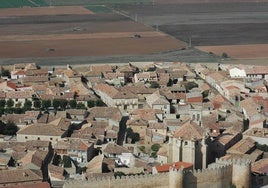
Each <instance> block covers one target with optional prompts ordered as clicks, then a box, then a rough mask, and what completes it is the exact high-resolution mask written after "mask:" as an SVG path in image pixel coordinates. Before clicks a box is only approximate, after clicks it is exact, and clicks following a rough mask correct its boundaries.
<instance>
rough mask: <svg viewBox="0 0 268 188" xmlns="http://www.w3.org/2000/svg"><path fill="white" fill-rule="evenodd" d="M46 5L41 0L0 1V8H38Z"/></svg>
mask: <svg viewBox="0 0 268 188" xmlns="http://www.w3.org/2000/svg"><path fill="white" fill-rule="evenodd" d="M47 5H48V4H47V3H46V2H45V1H43V0H30V1H29V0H0V8H15V7H40V6H47Z"/></svg>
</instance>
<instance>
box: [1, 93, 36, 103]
mask: <svg viewBox="0 0 268 188" xmlns="http://www.w3.org/2000/svg"><path fill="white" fill-rule="evenodd" d="M34 96H35V92H34V91H32V90H30V91H9V92H7V93H6V100H9V99H12V100H13V101H14V105H15V106H16V105H20V106H23V105H24V103H25V101H26V100H28V101H32V98H33V97H34Z"/></svg>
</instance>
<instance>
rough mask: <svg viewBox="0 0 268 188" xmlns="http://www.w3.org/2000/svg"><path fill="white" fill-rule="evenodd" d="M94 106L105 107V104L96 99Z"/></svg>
mask: <svg viewBox="0 0 268 188" xmlns="http://www.w3.org/2000/svg"><path fill="white" fill-rule="evenodd" d="M96 106H105V103H104V102H103V101H102V100H101V99H98V100H97V101H96Z"/></svg>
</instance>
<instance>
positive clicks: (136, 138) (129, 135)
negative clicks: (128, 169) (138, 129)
mask: <svg viewBox="0 0 268 188" xmlns="http://www.w3.org/2000/svg"><path fill="white" fill-rule="evenodd" d="M126 138H127V139H128V138H130V139H131V143H132V144H134V143H136V142H138V141H140V135H139V133H135V132H133V130H132V129H131V128H130V127H129V128H127V129H126Z"/></svg>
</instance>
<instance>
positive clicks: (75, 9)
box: [0, 6, 93, 17]
mask: <svg viewBox="0 0 268 188" xmlns="http://www.w3.org/2000/svg"><path fill="white" fill-rule="evenodd" d="M64 14H74V15H80V14H93V12H91V11H90V10H88V9H86V8H84V7H82V6H62V7H24V8H5V9H1V11H0V17H9V16H39V15H64Z"/></svg>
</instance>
